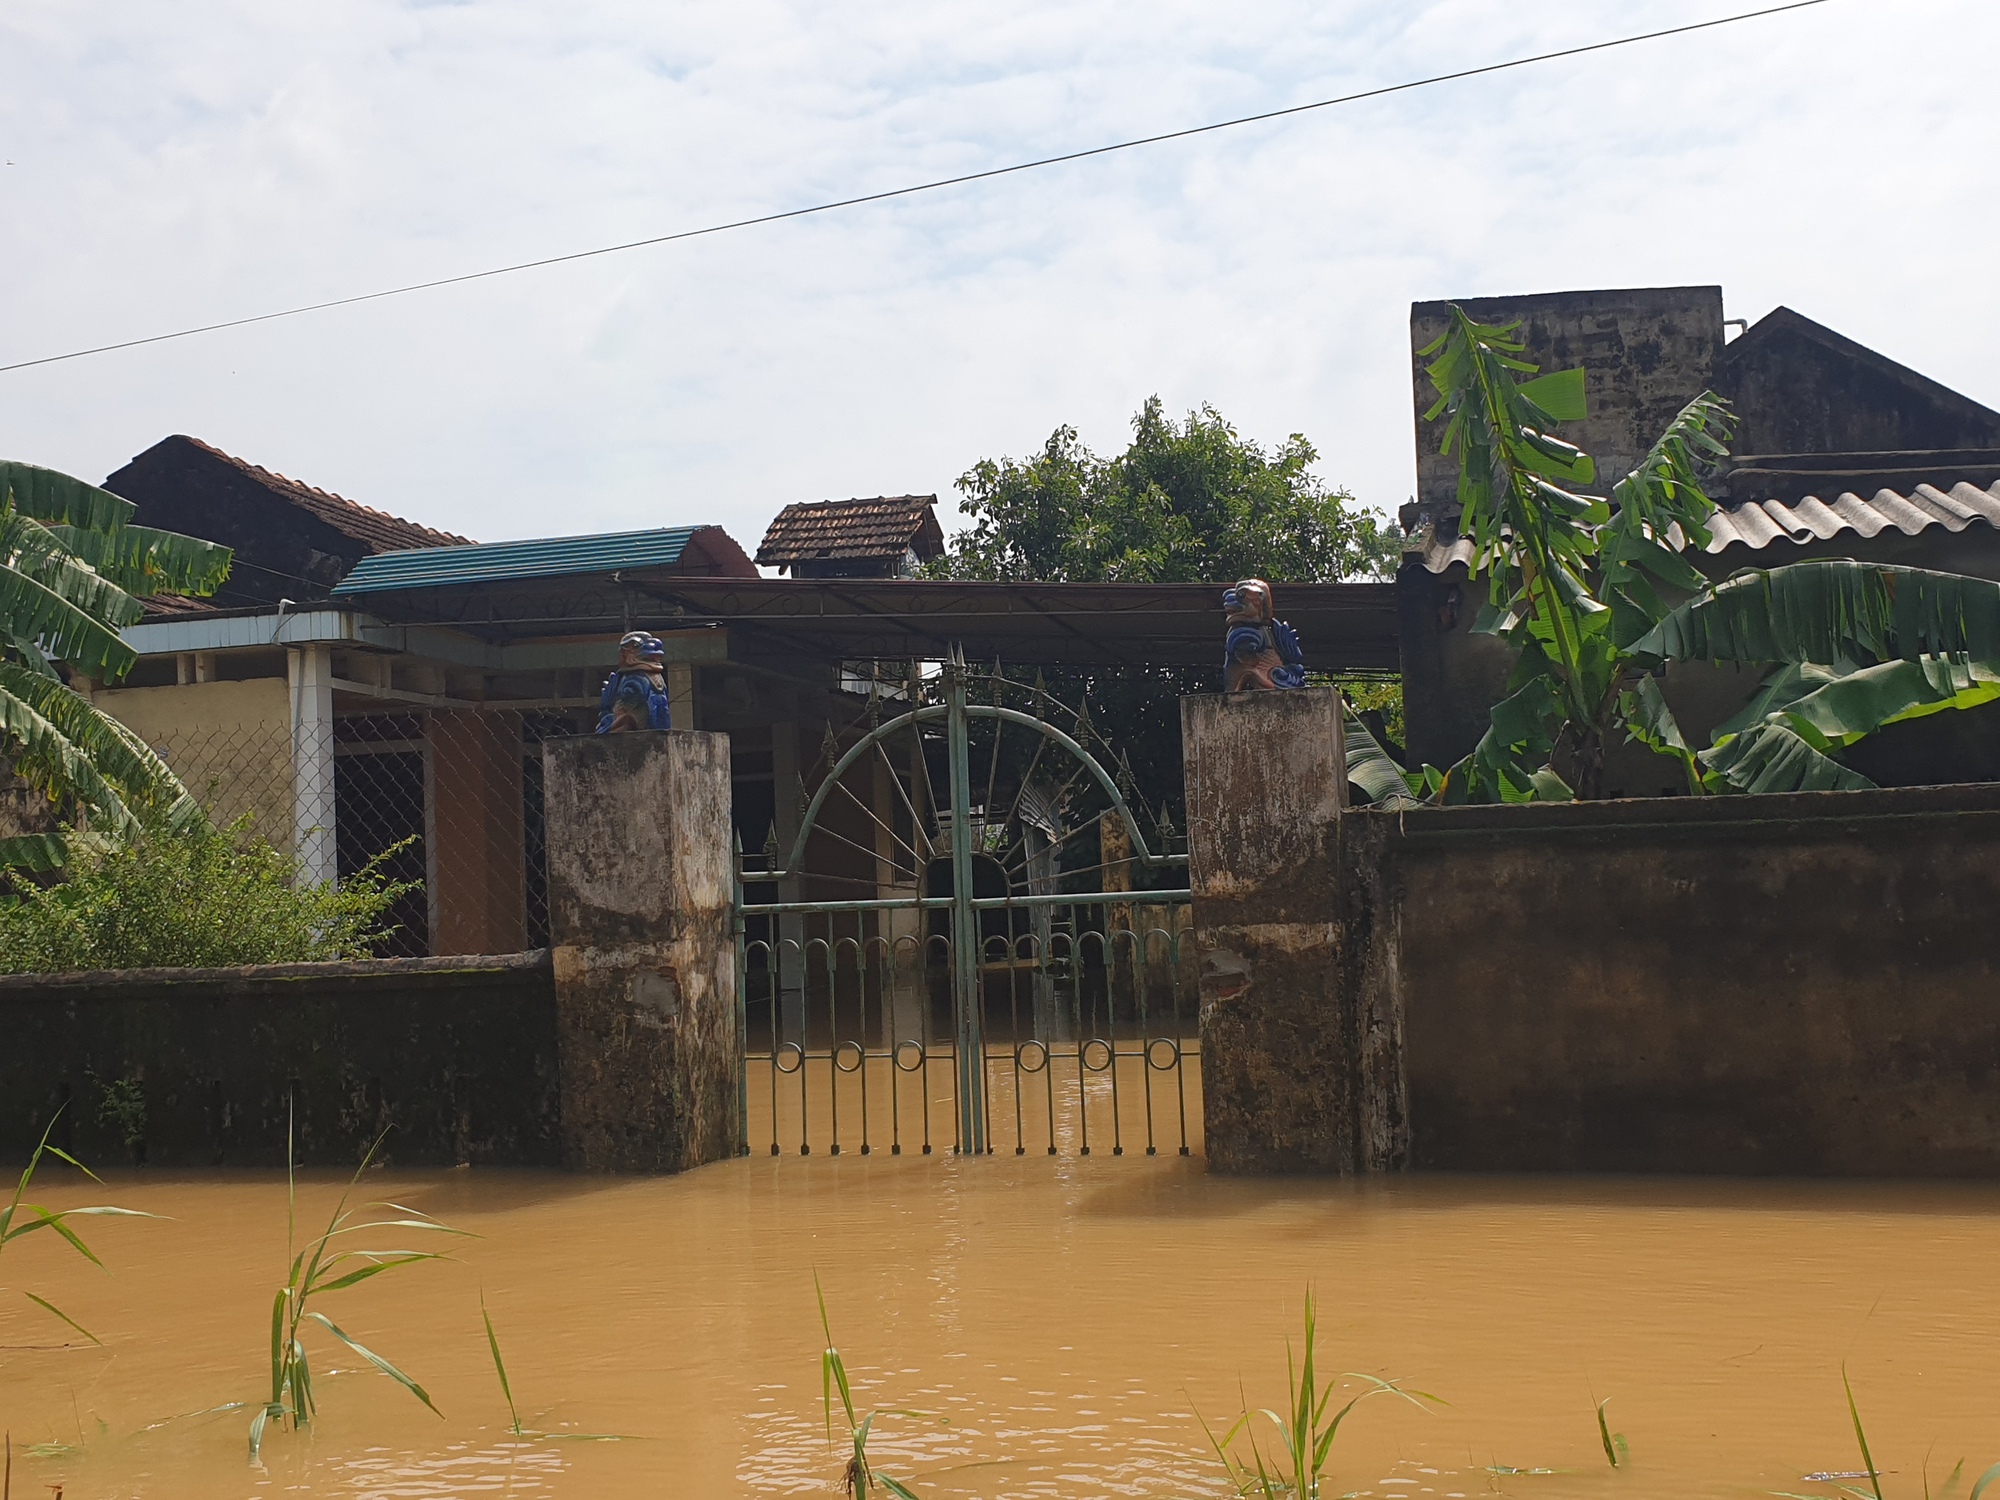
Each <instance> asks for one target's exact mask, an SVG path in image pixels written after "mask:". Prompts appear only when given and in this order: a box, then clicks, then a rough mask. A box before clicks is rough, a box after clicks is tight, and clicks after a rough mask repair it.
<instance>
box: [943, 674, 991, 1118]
mask: <svg viewBox="0 0 2000 1500" xmlns="http://www.w3.org/2000/svg"><path fill="white" fill-rule="evenodd" d="M945 730H946V735H945V742H946V751H947V758H948V759H949V761H950V762H951V930H952V972H953V977H954V979H955V981H956V983H955V985H954V989H955V991H956V994H955V999H956V1001H957V1011H958V1015H957V1031H956V1035H957V1047H956V1051H957V1058H956V1064H957V1068H956V1074H957V1091H958V1099H957V1105H958V1110H957V1113H958V1149H959V1150H960V1151H961V1152H962V1153H966V1154H969V1155H979V1156H984V1155H985V1154H986V1108H985V1098H984V1095H985V1092H986V1090H985V1082H986V1078H985V1074H986V1044H985V1040H984V1038H983V1037H982V1036H981V1034H980V1021H981V1016H980V1013H979V1012H980V998H981V997H980V993H979V957H980V954H979V914H978V912H977V911H975V910H974V909H973V905H972V784H971V780H972V775H971V773H972V767H971V757H972V741H971V736H970V734H969V732H968V724H967V717H966V712H965V668H964V663H963V662H962V661H955V662H952V663H950V664H948V665H947V667H946V669H945Z"/></svg>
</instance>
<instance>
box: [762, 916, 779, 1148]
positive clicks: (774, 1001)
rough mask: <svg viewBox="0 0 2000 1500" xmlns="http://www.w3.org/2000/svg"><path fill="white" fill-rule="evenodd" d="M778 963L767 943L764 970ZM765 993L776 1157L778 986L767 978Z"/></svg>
mask: <svg viewBox="0 0 2000 1500" xmlns="http://www.w3.org/2000/svg"><path fill="white" fill-rule="evenodd" d="M768 930H772V932H776V926H772V928H768ZM776 962H778V954H776V950H774V948H772V946H770V942H766V944H764V968H766V970H768V968H770V966H772V964H776ZM764 992H766V1000H768V1004H766V1010H768V1014H770V1154H772V1156H776V1154H778V986H774V984H772V982H770V980H768V978H766V980H764Z"/></svg>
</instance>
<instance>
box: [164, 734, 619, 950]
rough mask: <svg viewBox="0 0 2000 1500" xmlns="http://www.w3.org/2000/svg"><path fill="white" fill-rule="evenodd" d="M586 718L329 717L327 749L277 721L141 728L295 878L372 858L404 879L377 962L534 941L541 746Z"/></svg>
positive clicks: (538, 924)
mask: <svg viewBox="0 0 2000 1500" xmlns="http://www.w3.org/2000/svg"><path fill="white" fill-rule="evenodd" d="M589 727H590V726H589V722H588V717H587V716H586V715H583V714H580V713H571V712H551V713H518V712H505V713H483V712H477V711H473V710H435V711H419V712H412V713H398V714H370V715H356V716H350V717H336V718H335V719H334V720H333V722H332V735H331V740H330V743H329V741H328V737H327V736H326V735H325V734H324V733H323V732H321V733H319V734H316V735H315V734H308V733H304V732H301V731H299V730H297V729H294V728H292V727H290V726H287V725H285V724H282V723H276V724H273V723H258V724H238V725H216V724H204V725H190V726H188V727H185V728H181V729H175V730H171V731H164V732H156V733H155V734H153V735H152V736H150V737H149V738H150V740H151V743H152V745H153V747H154V749H156V750H157V751H158V752H159V753H160V754H161V755H162V756H163V757H164V758H165V759H166V762H167V764H168V765H170V766H172V767H173V768H174V770H175V772H176V773H177V774H178V775H179V776H180V778H181V780H182V781H183V782H184V783H185V784H186V785H187V787H188V788H189V790H191V791H192V792H194V793H195V795H196V796H198V797H199V798H201V800H202V802H203V803H204V805H206V806H207V807H208V809H209V813H210V816H211V817H212V818H213V819H214V820H215V821H216V822H217V823H220V824H228V823H233V822H235V821H236V820H237V819H239V818H243V817H245V816H246V815H247V817H248V818H249V826H250V829H251V831H252V832H253V833H254V834H255V835H257V836H258V837H261V838H264V839H266V840H268V841H269V842H270V843H272V844H273V845H276V846H277V847H278V848H281V849H284V850H286V851H287V852H289V853H291V854H293V855H294V856H295V857H296V858H297V859H298V860H299V863H300V871H301V878H304V879H319V880H324V879H332V878H338V877H345V876H349V875H353V874H355V873H356V872H358V871H360V870H363V869H366V868H368V867H370V866H371V865H373V867H374V868H375V869H376V870H377V871H378V872H379V873H381V874H382V875H384V876H385V877H387V878H389V879H392V880H397V881H405V882H409V883H410V884H411V885H412V887H413V889H412V890H411V891H410V892H409V893H408V894H406V895H405V896H404V897H403V899H402V900H401V901H400V902H398V903H397V904H396V906H395V907H394V908H392V910H391V912H390V917H389V920H390V921H391V922H392V923H393V924H394V929H393V931H392V932H391V933H390V934H389V935H388V936H387V937H385V938H384V940H383V942H382V944H381V945H380V947H379V949H378V951H379V953H380V955H381V956H383V957H385V958H386V957H401V956H422V955H427V954H447V953H450V954H456V953H511V952H517V951H520V950H522V949H526V948H538V947H542V946H544V945H546V943H547V942H548V864H547V858H546V842H545V838H544V829H543V823H542V741H543V740H545V739H550V738H554V737H557V736H561V735H571V734H582V733H587V732H588V730H589Z"/></svg>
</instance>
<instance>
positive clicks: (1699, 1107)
mask: <svg viewBox="0 0 2000 1500" xmlns="http://www.w3.org/2000/svg"><path fill="white" fill-rule="evenodd" d="M1197 764H1199V761H1198V760H1197V759H1196V758H1195V757H1192V756H1191V757H1190V766H1191V767H1192V766H1195V765H1197ZM1193 800H1194V799H1193V796H1192V794H1191V796H1190V804H1191V805H1192V803H1193ZM1323 831H1324V835H1325V837H1326V840H1327V848H1328V854H1327V860H1326V865H1327V868H1328V869H1329V872H1330V873H1329V878H1328V880H1327V881H1326V884H1325V888H1324V891H1323V894H1322V899H1323V902H1324V909H1325V911H1326V913H1327V915H1328V918H1329V920H1330V921H1331V922H1332V924H1333V926H1334V928H1335V929H1336V932H1337V937H1336V939H1335V942H1334V944H1333V949H1334V952H1333V959H1332V963H1333V967H1334V971H1335V973H1334V979H1333V983H1332V986H1331V987H1332V989H1333V991H1334V993H1335V998H1334V999H1333V1000H1332V1001H1330V1002H1329V1003H1328V1004H1326V1005H1324V1006H1321V1007H1319V1008H1318V1009H1317V1010H1316V1011H1315V1012H1314V1013H1313V1015H1312V1018H1311V1019H1310V1021H1307V1020H1305V1019H1304V1018H1303V1017H1301V1015H1300V1014H1299V1012H1298V1010H1297V1008H1296V1007H1287V1006H1286V1004H1285V1002H1284V1000H1283V998H1282V997H1281V996H1272V995H1268V994H1267V995H1266V997H1265V998H1264V999H1263V1001H1262V1002H1261V1006H1262V1009H1263V1010H1264V1011H1265V1012H1266V1013H1268V1014H1270V1015H1273V1016H1281V1017H1282V1019H1283V1021H1284V1023H1285V1029H1284V1030H1271V1029H1270V1028H1264V1029H1262V1030H1260V1028H1259V1027H1257V1026H1255V1025H1248V1024H1245V1022H1244V1021H1243V1020H1242V1019H1241V1018H1240V1017H1239V1018H1237V1019H1236V1020H1235V1021H1234V1022H1233V1023H1232V1027H1230V1028H1211V1027H1210V1026H1209V1025H1208V1022H1207V1013H1208V1012H1209V1010H1210V1008H1211V1005H1212V1003H1213V1002H1212V1001H1211V997H1210V996H1209V995H1208V994H1206V993H1205V994H1204V1038H1205V1041H1206V1040H1207V1039H1209V1038H1210V1037H1211V1036H1212V1037H1213V1038H1214V1041H1213V1042H1211V1043H1210V1045H1211V1046H1213V1045H1215V1044H1216V1043H1220V1044H1222V1045H1224V1046H1225V1047H1227V1046H1228V1045H1230V1043H1231V1042H1232V1040H1234V1041H1236V1042H1238V1043H1239V1044H1245V1045H1250V1046H1252V1047H1261V1048H1263V1049H1265V1051H1266V1052H1268V1053H1271V1054H1276V1053H1279V1052H1281V1051H1282V1052H1286V1053H1290V1054H1292V1055H1301V1056H1302V1055H1311V1056H1314V1057H1316V1058H1318V1059H1320V1061H1319V1062H1318V1063H1317V1064H1316V1065H1317V1066H1319V1067H1321V1068H1326V1069H1331V1070H1332V1072H1333V1073H1334V1074H1335V1075H1336V1077H1335V1078H1334V1079H1332V1080H1330V1081H1328V1082H1325V1083H1323V1084H1322V1085H1321V1086H1320V1088H1319V1090H1318V1091H1317V1093H1316V1094H1315V1095H1311V1096H1307V1095H1302V1094H1301V1093H1299V1092H1298V1091H1295V1090H1285V1089H1272V1090H1267V1091H1266V1093H1265V1094H1264V1096H1263V1098H1262V1100H1261V1101H1260V1105H1261V1108H1262V1110H1263V1111H1264V1114H1263V1115H1262V1116H1258V1115H1256V1114H1255V1113H1253V1114H1251V1115H1249V1116H1238V1117H1231V1116H1228V1115H1224V1116H1221V1117H1217V1116H1216V1115H1215V1114H1214V1113H1213V1112H1211V1115H1210V1126H1209V1129H1210V1137H1211V1139H1210V1141H1209V1156H1210V1159H1211V1161H1212V1162H1213V1163H1215V1164H1216V1165H1217V1166H1219V1167H1223V1168H1224V1169H1231V1170H1243V1171H1284V1170H1298V1169H1300V1168H1302V1167H1303V1168H1305V1169H1308V1170H1324V1171H1368V1170H1381V1169H1383V1168H1385V1167H1387V1168H1396V1167H1415V1168H1421V1169H1430V1170H1440V1171H1536V1172H1541V1171H1562V1172H1570V1171H1590V1172H1703V1173H1711V1172H1712V1173H1740V1174H1774V1173H1784V1174H1801V1175H1814V1174H1863V1175H1885V1176H1982V1177H1983V1176H2000V950H1996V948H1995V945H1994V944H1993V942H1992V940H1991V934H1990V928H1989V924H1990V923H1991V922H1992V920H1993V913H1995V912H1996V911H2000V786H1995V785H1979V786H1962V787H1938V788H1917V789H1902V790H1893V791H1871V792H1827V793H1807V794H1802V795H1798V796H1788V797H1756V798H1751V797H1737V798H1714V799H1709V798H1702V799H1694V798H1673V799H1656V800H1646V801H1623V802H1600V803H1591V804H1568V805H1544V806H1526V807H1490V808H1445V809H1422V810H1413V811H1408V812H1375V811H1368V810H1361V811H1355V812H1348V813H1344V814H1342V815H1340V816H1339V817H1338V818H1336V819H1334V820H1331V821H1330V822H1328V823H1326V824H1324V825H1323ZM1197 920H1199V913H1198V915H1197ZM1239 982H1242V983H1243V984H1244V985H1245V989H1246V993H1251V994H1254V993H1255V992H1256V989H1257V976H1256V973H1255V971H1254V969H1253V970H1252V972H1251V973H1250V974H1248V975H1247V976H1244V977H1243V979H1242V980H1241V981H1239ZM1358 1020H1359V1021H1365V1022H1367V1024H1365V1025H1362V1024H1358ZM1385 1049H1387V1050H1388V1051H1389V1052H1392V1053H1393V1054H1394V1058H1393V1063H1392V1062H1391V1061H1390V1060H1389V1059H1388V1058H1387V1057H1385V1055H1384V1050H1385ZM1283 1067H1284V1064H1283V1060H1282V1058H1280V1057H1277V1056H1275V1055H1273V1056H1266V1055H1258V1054H1252V1055H1246V1056H1234V1055H1225V1056H1222V1057H1206V1056H1205V1057H1204V1071H1205V1072H1209V1071H1214V1072H1217V1073H1220V1074H1222V1075H1224V1076H1228V1075H1230V1074H1251V1075H1257V1076H1263V1077H1275V1076H1281V1075H1282V1072H1283ZM1329 1097H1339V1098H1343V1099H1346V1100H1348V1101H1350V1102H1349V1104H1348V1108H1349V1109H1350V1110H1351V1111H1352V1112H1353V1124H1351V1125H1350V1126H1349V1128H1348V1131H1347V1138H1348V1140H1349V1141H1350V1142H1352V1143H1353V1149H1351V1150H1349V1151H1348V1152H1346V1153H1345V1154H1343V1155H1342V1156H1341V1157H1340V1159H1337V1160H1330V1161H1325V1162H1307V1161H1301V1160H1299V1159H1297V1158H1296V1156H1295V1155H1288V1154H1287V1153H1285V1152H1284V1151H1282V1150H1279V1149H1276V1143H1282V1142H1284V1141H1286V1140H1289V1139H1297V1138H1301V1136H1302V1135H1303V1133H1305V1132H1307V1131H1308V1130H1310V1129H1315V1128H1317V1126H1318V1115H1317V1111H1318V1108H1319V1105H1318V1103H1317V1102H1316V1101H1318V1100H1324V1099H1326V1098H1329ZM1369 1120H1374V1121H1377V1122H1387V1123H1388V1125H1389V1126H1390V1127H1391V1128H1392V1131H1399V1132H1401V1139H1400V1140H1396V1141H1389V1142H1385V1140H1384V1138H1383V1132H1382V1130H1381V1128H1379V1127H1378V1128H1377V1130H1376V1131H1375V1132H1374V1134H1373V1136H1372V1138H1371V1134H1370V1132H1369V1131H1368V1130H1367V1129H1365V1128H1364V1125H1365V1122H1367V1121H1369ZM1218 1129H1222V1130H1227V1131H1231V1132H1232V1134H1231V1135H1230V1136H1229V1137H1227V1138H1224V1139H1220V1140H1218V1139H1216V1133H1217V1131H1218ZM1371 1139H1372V1144H1371ZM1364 1145H1366V1146H1367V1149H1363V1148H1364ZM1385 1145H1386V1146H1387V1147H1388V1149H1386V1150H1385V1149H1384V1147H1385Z"/></svg>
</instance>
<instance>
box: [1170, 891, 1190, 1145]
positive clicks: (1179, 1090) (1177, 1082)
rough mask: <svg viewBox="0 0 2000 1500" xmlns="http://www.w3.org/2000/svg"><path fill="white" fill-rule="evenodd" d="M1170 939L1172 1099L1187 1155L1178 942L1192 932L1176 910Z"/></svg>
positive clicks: (1185, 1057)
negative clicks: (1172, 1014) (1182, 922)
mask: <svg viewBox="0 0 2000 1500" xmlns="http://www.w3.org/2000/svg"><path fill="white" fill-rule="evenodd" d="M1168 928H1170V932H1172V938H1170V940H1168V942H1170V946H1168V954H1170V958H1172V964H1170V968H1168V986H1170V988H1168V994H1170V996H1172V998H1174V1098H1176V1100H1178V1104H1180V1154H1182V1156H1186V1154H1188V1050H1186V1048H1184V1046H1182V1034H1184V1028H1182V1022H1180V956H1182V954H1180V942H1182V938H1184V936H1186V934H1188V932H1192V928H1182V926H1180V918H1178V908H1176V916H1174V920H1172V922H1170V924H1168Z"/></svg>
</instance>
